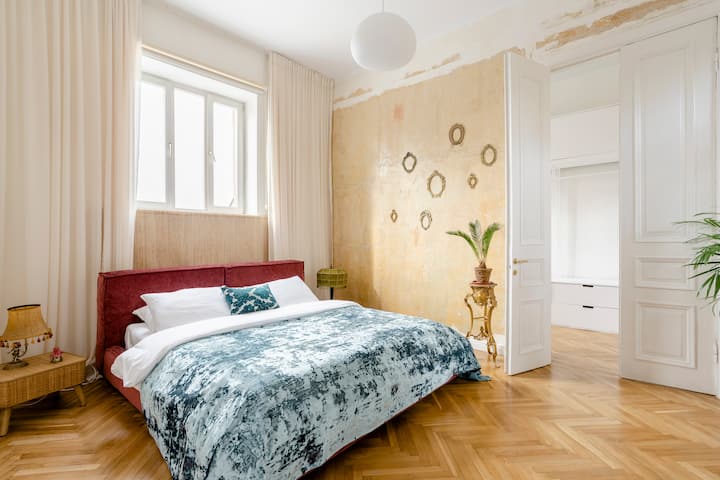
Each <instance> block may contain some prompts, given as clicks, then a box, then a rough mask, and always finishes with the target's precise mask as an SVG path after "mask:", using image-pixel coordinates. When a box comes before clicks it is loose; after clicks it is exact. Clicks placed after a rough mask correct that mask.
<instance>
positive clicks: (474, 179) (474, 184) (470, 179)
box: [467, 173, 478, 188]
mask: <svg viewBox="0 0 720 480" xmlns="http://www.w3.org/2000/svg"><path fill="white" fill-rule="evenodd" d="M477 182H478V178H477V176H476V175H475V174H474V173H471V174H470V175H469V176H468V179H467V183H468V186H469V187H470V188H475V187H477Z"/></svg>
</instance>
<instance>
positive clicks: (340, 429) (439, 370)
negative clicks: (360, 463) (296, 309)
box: [141, 306, 487, 480]
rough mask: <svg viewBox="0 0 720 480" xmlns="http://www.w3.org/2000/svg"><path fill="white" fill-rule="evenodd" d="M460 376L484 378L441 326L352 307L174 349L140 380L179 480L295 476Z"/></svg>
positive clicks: (465, 347)
mask: <svg viewBox="0 0 720 480" xmlns="http://www.w3.org/2000/svg"><path fill="white" fill-rule="evenodd" d="M453 375H458V376H461V377H464V378H469V379H474V380H484V379H487V377H482V376H481V375H480V365H479V364H478V362H477V360H476V359H475V356H474V355H473V351H472V348H471V347H470V344H469V342H468V341H467V340H466V339H465V338H464V337H463V336H462V335H460V334H459V333H457V332H456V331H454V330H452V329H451V328H449V327H447V326H444V325H441V324H439V323H436V322H433V321H430V320H425V319H421V318H417V317H410V316H407V315H400V314H396V313H389V312H384V311H379V310H372V309H366V308H363V307H359V306H349V307H344V308H340V309H336V310H331V311H325V312H321V313H317V314H313V315H309V316H305V317H303V318H300V319H295V320H286V321H282V322H279V323H274V324H270V325H266V326H263V327H256V328H249V329H245V330H238V331H234V332H230V333H225V334H221V335H215V336H212V337H207V338H203V339H200V340H195V341H193V342H190V343H186V344H183V345H180V346H178V347H176V348H174V349H173V350H172V351H170V353H168V354H167V355H166V356H165V358H164V359H163V360H162V361H161V362H160V363H159V364H158V365H157V366H156V367H155V369H154V370H153V371H152V373H151V374H150V375H149V376H148V377H147V378H146V379H145V381H144V382H143V383H142V386H141V397H142V404H143V409H144V413H145V417H146V419H147V425H148V429H149V431H150V434H151V435H152V436H153V438H155V441H156V442H157V445H158V447H159V449H160V452H161V453H162V455H163V457H164V458H165V460H166V461H167V464H168V466H169V467H170V472H171V473H172V476H173V478H175V479H201V478H202V479H227V480H229V479H263V480H274V479H295V478H298V477H300V476H302V475H303V474H304V473H305V472H307V471H308V470H311V469H313V468H315V467H318V466H320V465H322V464H323V463H324V462H326V461H327V460H328V459H329V458H330V457H331V456H332V455H333V454H334V453H335V452H337V451H338V450H340V449H341V448H342V447H343V446H345V445H347V444H349V443H351V442H352V441H354V440H356V439H357V438H359V437H361V436H363V435H365V434H367V433H369V432H371V431H372V430H374V429H375V428H377V427H379V426H380V425H382V424H383V423H384V422H386V421H387V420H388V419H390V418H391V417H393V416H394V415H395V414H397V413H398V412H400V411H402V410H404V409H405V408H407V407H409V406H410V405H412V404H414V403H416V402H417V401H418V400H420V399H421V398H423V397H425V396H426V395H428V394H430V393H431V392H432V391H433V390H435V389H437V388H439V387H440V386H442V385H443V384H445V383H446V382H447V381H448V380H450V379H451V377H452V376H453Z"/></svg>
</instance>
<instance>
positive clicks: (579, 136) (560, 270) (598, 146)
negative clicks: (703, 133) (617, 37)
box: [550, 54, 620, 333]
mask: <svg viewBox="0 0 720 480" xmlns="http://www.w3.org/2000/svg"><path fill="white" fill-rule="evenodd" d="M618 104H619V55H618V54H612V55H607V56H604V57H600V58H595V59H592V60H589V61H586V62H582V63H580V64H576V65H573V66H571V67H567V68H564V69H561V70H557V71H555V72H553V73H552V75H551V114H552V118H551V128H550V140H551V141H550V145H551V148H550V156H551V160H552V189H551V197H552V207H551V220H552V267H551V268H552V283H553V298H552V322H553V324H555V325H561V326H566V327H573V328H581V329H586V330H594V331H600V332H609V333H617V332H618V306H619V305H618V267H619V248H618V246H619V237H618V235H619V225H620V222H619V217H618V214H619V210H618V200H619V176H618V160H619V156H618V148H619V105H618Z"/></svg>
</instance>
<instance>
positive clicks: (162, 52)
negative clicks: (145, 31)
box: [142, 43, 266, 92]
mask: <svg viewBox="0 0 720 480" xmlns="http://www.w3.org/2000/svg"><path fill="white" fill-rule="evenodd" d="M142 49H143V50H145V51H148V52H151V53H155V54H157V55H160V56H163V57H167V58H169V59H172V60H175V61H176V62H180V63H184V64H185V65H190V66H191V67H195V68H198V69H200V70H204V71H206V72H209V73H212V74H214V75H217V76H220V77H223V78H227V79H228V80H232V81H233V82H237V83H240V84H242V85H245V86H248V87H252V88H255V89H257V90H260V91H263V92H264V91H265V90H266V88H265V87H264V86H263V85H260V84H258V83H255V82H251V81H249V80H245V79H244V78H240V77H235V76H233V75H230V74H227V73H225V72H221V71H220V70H216V69H214V68H212V67H208V66H207V65H203V64H201V63H197V62H194V61H192V60H189V59H187V58H184V57H180V56H178V55H175V54H174V53H170V52H167V51H165V50H161V49H159V48H155V47H151V46H150V45H146V44H144V43H143V45H142Z"/></svg>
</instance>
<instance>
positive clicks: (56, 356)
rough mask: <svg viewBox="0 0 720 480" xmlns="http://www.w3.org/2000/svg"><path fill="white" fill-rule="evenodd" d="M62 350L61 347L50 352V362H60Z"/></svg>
mask: <svg viewBox="0 0 720 480" xmlns="http://www.w3.org/2000/svg"><path fill="white" fill-rule="evenodd" d="M62 353H63V352H62V350H60V347H55V348H53V351H52V353H51V354H50V363H58V362H62Z"/></svg>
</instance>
